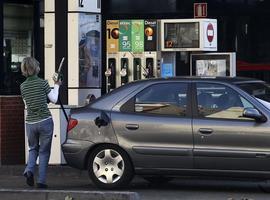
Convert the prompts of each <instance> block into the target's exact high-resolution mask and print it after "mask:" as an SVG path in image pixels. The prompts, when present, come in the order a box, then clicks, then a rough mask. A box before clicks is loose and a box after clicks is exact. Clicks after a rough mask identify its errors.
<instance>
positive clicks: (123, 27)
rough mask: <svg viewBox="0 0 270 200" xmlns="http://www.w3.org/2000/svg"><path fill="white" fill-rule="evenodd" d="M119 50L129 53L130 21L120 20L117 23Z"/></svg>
mask: <svg viewBox="0 0 270 200" xmlns="http://www.w3.org/2000/svg"><path fill="white" fill-rule="evenodd" d="M119 50H120V51H131V21H130V20H120V22H119Z"/></svg>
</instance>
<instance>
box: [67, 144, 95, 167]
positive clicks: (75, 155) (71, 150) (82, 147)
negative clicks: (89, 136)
mask: <svg viewBox="0 0 270 200" xmlns="http://www.w3.org/2000/svg"><path fill="white" fill-rule="evenodd" d="M93 145H94V143H93V142H89V141H82V140H72V139H68V140H66V142H65V143H64V144H62V151H63V153H64V157H65V159H66V161H67V164H68V165H69V166H71V167H74V168H77V169H85V159H86V156H87V153H88V151H89V149H90V148H91V147H92V146H93Z"/></svg>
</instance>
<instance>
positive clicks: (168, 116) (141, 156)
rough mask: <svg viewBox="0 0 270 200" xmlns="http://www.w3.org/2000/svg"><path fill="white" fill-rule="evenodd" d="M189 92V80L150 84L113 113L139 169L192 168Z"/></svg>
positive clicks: (119, 134) (121, 140)
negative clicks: (187, 81)
mask: <svg viewBox="0 0 270 200" xmlns="http://www.w3.org/2000/svg"><path fill="white" fill-rule="evenodd" d="M189 91H190V89H189V83H186V82H162V83H150V84H149V85H147V86H145V87H144V89H141V90H140V91H138V92H137V93H136V94H134V95H133V96H132V97H131V98H130V99H128V100H127V102H125V103H124V104H123V105H122V106H121V108H120V109H119V110H114V111H113V112H112V113H111V119H112V125H113V128H114V130H115V132H116V135H117V138H118V141H119V144H120V145H121V146H122V147H124V148H125V149H126V150H127V151H128V153H129V155H130V156H131V157H132V160H133V164H134V167H135V168H136V170H139V169H150V170H152V169H157V170H162V169H177V168H192V167H193V160H192V150H193V138H192V130H191V117H190V116H191V111H190V106H191V105H190V100H189V99H190V92H189ZM150 172H154V171H150Z"/></svg>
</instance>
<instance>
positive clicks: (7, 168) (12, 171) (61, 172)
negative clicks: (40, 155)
mask: <svg viewBox="0 0 270 200" xmlns="http://www.w3.org/2000/svg"><path fill="white" fill-rule="evenodd" d="M24 168H25V165H2V166H1V165H0V176H1V175H8V176H22V174H23V171H24ZM36 170H38V166H37V167H36ZM47 175H48V176H76V177H85V176H88V174H87V171H84V170H78V169H75V168H72V167H69V166H68V165H49V166H48V170H47Z"/></svg>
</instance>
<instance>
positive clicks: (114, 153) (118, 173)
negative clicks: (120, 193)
mask: <svg viewBox="0 0 270 200" xmlns="http://www.w3.org/2000/svg"><path fill="white" fill-rule="evenodd" d="M88 173H89V176H90V178H91V180H92V181H93V182H94V184H95V185H96V186H98V187H99V188H103V189H114V188H119V187H123V186H127V185H128V184H129V182H130V181H131V180H132V178H133V175H134V170H133V166H132V164H131V162H130V159H129V157H128V155H127V153H126V152H125V151H124V150H122V149H121V148H119V147H117V146H115V145H111V144H105V145H101V146H98V147H97V148H95V149H94V150H93V151H92V152H91V154H90V157H89V162H88Z"/></svg>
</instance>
